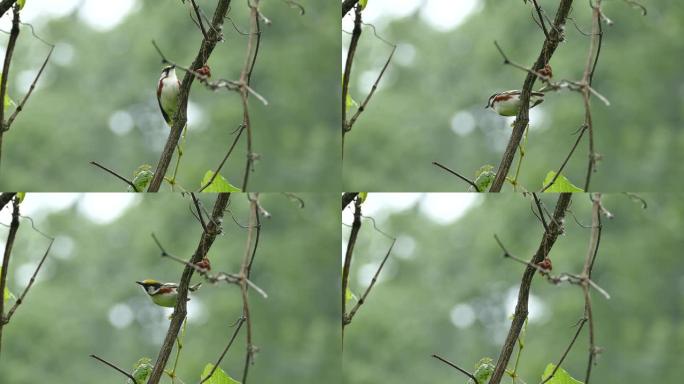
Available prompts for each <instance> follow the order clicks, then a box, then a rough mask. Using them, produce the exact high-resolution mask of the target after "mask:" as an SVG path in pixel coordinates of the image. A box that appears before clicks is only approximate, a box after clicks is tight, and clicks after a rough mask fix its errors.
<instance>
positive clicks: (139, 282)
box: [136, 281, 145, 286]
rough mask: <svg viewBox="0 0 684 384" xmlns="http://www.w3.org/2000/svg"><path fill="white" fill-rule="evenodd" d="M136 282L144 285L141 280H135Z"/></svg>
mask: <svg viewBox="0 0 684 384" xmlns="http://www.w3.org/2000/svg"><path fill="white" fill-rule="evenodd" d="M136 283H138V284H140V285H143V286H144V285H145V284H143V282H142V281H136Z"/></svg>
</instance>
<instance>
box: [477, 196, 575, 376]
mask: <svg viewBox="0 0 684 384" xmlns="http://www.w3.org/2000/svg"><path fill="white" fill-rule="evenodd" d="M571 199H572V194H571V193H561V194H560V196H559V197H558V201H557V202H556V209H555V210H554V213H553V219H552V220H551V221H550V223H549V225H548V231H547V230H545V231H544V236H543V237H542V240H541V243H540V244H539V247H538V248H537V252H536V253H535V254H534V256H533V258H532V260H531V261H530V263H529V264H528V265H527V268H526V269H525V272H524V274H523V277H522V282H521V283H520V290H519V291H518V303H517V304H516V306H515V313H514V314H513V321H512V323H511V328H510V329H509V330H508V335H507V336H506V341H505V342H504V345H503V347H502V349H501V353H500V354H499V359H498V360H497V362H496V366H495V368H494V373H492V377H491V378H490V379H489V384H499V383H500V382H501V379H502V377H503V375H504V373H505V371H506V366H507V365H508V361H509V360H510V358H511V355H512V354H513V348H514V347H515V343H516V341H517V340H518V337H519V336H520V331H521V329H522V327H523V325H524V324H525V319H526V318H527V314H528V310H527V305H528V301H529V296H530V286H531V284H532V278H533V277H534V273H535V272H536V271H537V269H536V268H535V267H534V266H535V265H536V264H537V263H539V262H541V261H542V260H544V259H545V258H546V257H547V256H548V254H549V252H550V251H551V248H552V247H553V245H554V243H555V242H556V239H557V238H558V235H559V234H560V233H561V232H562V224H561V223H562V222H563V218H564V217H565V212H566V211H567V209H568V206H569V205H570V201H571Z"/></svg>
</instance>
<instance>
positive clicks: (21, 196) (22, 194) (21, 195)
mask: <svg viewBox="0 0 684 384" xmlns="http://www.w3.org/2000/svg"><path fill="white" fill-rule="evenodd" d="M25 197H26V192H17V203H19V204H21V202H22V201H24V198H25Z"/></svg>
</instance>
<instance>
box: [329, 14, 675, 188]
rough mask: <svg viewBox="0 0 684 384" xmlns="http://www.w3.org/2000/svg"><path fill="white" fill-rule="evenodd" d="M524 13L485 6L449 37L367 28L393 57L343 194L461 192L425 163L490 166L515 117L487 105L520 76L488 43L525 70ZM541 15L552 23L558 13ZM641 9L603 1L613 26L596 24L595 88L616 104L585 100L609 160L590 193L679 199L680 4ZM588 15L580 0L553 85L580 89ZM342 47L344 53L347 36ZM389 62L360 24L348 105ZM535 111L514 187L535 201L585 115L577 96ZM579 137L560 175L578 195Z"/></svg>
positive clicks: (412, 29) (417, 25) (408, 23)
mask: <svg viewBox="0 0 684 384" xmlns="http://www.w3.org/2000/svg"><path fill="white" fill-rule="evenodd" d="M530 3H531V2H527V5H525V4H524V3H523V1H505V2H502V1H493V0H484V1H482V2H480V4H482V8H481V9H480V10H479V11H476V12H475V13H473V14H472V15H470V16H469V17H468V19H466V21H465V22H464V23H463V24H462V25H460V26H459V27H457V28H455V29H452V30H449V31H446V32H442V31H437V30H435V29H434V28H433V27H432V26H431V25H430V24H428V23H427V22H425V20H424V19H423V18H422V17H420V16H419V13H420V11H416V12H414V13H413V14H409V15H408V16H406V17H403V18H398V19H397V18H393V19H390V18H389V17H385V19H383V20H378V21H376V22H375V24H376V27H377V32H378V34H379V35H380V36H382V37H384V38H385V39H387V40H389V41H390V42H393V43H396V44H397V46H398V49H397V53H396V54H395V57H394V59H393V61H392V63H391V65H390V67H389V69H388V71H387V73H386V74H385V76H384V77H383V79H382V80H381V82H380V88H379V90H378V91H377V92H376V94H375V96H374V97H373V99H372V100H371V102H370V103H369V105H368V106H367V108H366V111H365V112H364V113H363V114H362V115H361V117H360V118H359V120H358V121H357V123H356V125H355V126H354V128H353V130H352V132H350V134H348V135H347V136H346V138H345V156H344V167H343V168H344V171H343V174H344V181H343V182H344V188H345V190H376V191H408V192H410V191H414V190H416V186H417V185H418V186H420V188H419V189H420V190H421V191H465V190H466V189H467V188H468V185H467V184H466V183H464V182H462V181H460V180H459V179H457V178H456V177H455V176H452V175H450V174H448V173H447V172H445V171H444V170H442V169H439V168H437V167H435V166H434V165H432V164H431V163H432V161H438V162H440V163H442V164H445V165H446V166H448V167H450V168H452V169H454V170H456V171H458V172H459V173H461V174H463V175H465V176H467V177H469V178H471V179H474V177H475V172H476V170H477V169H478V168H480V167H481V166H482V165H485V164H493V165H496V166H498V164H499V162H500V160H501V156H502V154H503V151H504V148H505V146H506V144H507V142H508V138H509V136H510V129H511V128H510V120H507V119H505V118H503V117H501V116H498V115H496V114H495V113H494V112H492V111H491V110H485V109H484V108H483V107H484V106H485V104H486V101H487V98H488V97H489V96H490V95H492V94H494V93H496V92H499V91H504V90H509V89H520V88H521V87H522V83H523V81H524V78H525V76H526V73H524V72H523V71H521V70H519V69H516V68H513V67H512V66H507V65H503V59H502V57H501V55H500V54H499V52H498V51H497V50H496V48H495V46H494V44H493V42H494V41H495V40H496V41H498V42H499V44H500V45H501V46H502V48H503V49H504V51H505V52H506V54H507V55H508V56H509V58H510V59H511V60H513V61H516V62H517V63H520V64H522V65H526V66H531V64H532V63H533V62H534V60H536V58H537V55H538V54H539V51H540V49H541V46H542V42H543V38H544V34H543V32H542V31H541V30H540V29H539V27H537V25H536V24H535V23H534V22H533V21H532V15H531V13H532V9H531V6H530ZM539 4H540V5H541V6H542V7H543V8H544V10H545V12H546V13H547V14H548V15H549V16H550V17H553V15H554V13H555V11H556V6H557V4H558V2H539ZM644 4H645V5H646V6H647V8H648V15H647V16H645V17H644V16H642V15H641V13H640V11H639V10H638V9H634V8H632V7H631V6H630V5H629V4H628V3H627V2H624V1H618V0H610V1H603V5H604V12H605V14H606V16H607V17H609V18H610V19H611V20H612V21H613V22H614V24H613V25H612V26H606V25H605V24H604V28H603V31H604V38H603V46H602V49H601V56H600V60H599V64H598V68H597V70H596V74H595V77H594V87H595V88H596V90H598V91H599V92H600V93H601V94H603V95H605V96H606V97H607V98H608V99H609V100H610V102H611V106H610V107H606V106H605V105H604V104H603V103H601V102H600V101H599V100H597V99H596V98H592V111H593V117H594V130H595V140H596V149H597V151H598V152H599V153H600V154H601V155H603V160H602V161H601V162H600V163H599V169H598V172H597V173H596V174H594V177H593V180H592V184H591V187H590V188H591V190H599V191H605V192H610V191H612V192H621V191H625V190H630V191H677V190H679V189H680V188H681V185H682V183H681V178H679V177H674V176H675V175H678V174H681V170H680V168H681V167H680V163H681V153H682V148H684V131H682V129H681V128H682V122H683V120H684V114H683V112H682V111H684V98H683V97H682V95H683V94H684V93H683V92H684V91H683V88H682V82H683V81H684V74H683V73H684V72H682V70H681V61H682V52H684V42H683V41H682V39H681V38H678V36H681V35H682V33H683V32H684V24H683V23H682V22H681V21H682V19H684V6H683V5H682V2H681V1H675V0H664V1H657V2H653V1H652V2H644ZM374 6H378V5H377V3H373V2H370V3H369V4H368V7H367V8H366V10H365V11H364V12H370V11H371V8H372V7H374ZM396 6H397V7H400V6H401V5H400V4H397V5H396ZM379 13H381V14H382V13H383V11H382V10H381V11H380V12H379ZM387 13H390V12H387ZM394 13H396V12H394ZM590 16H591V15H590V8H589V5H588V3H587V2H575V4H574V6H573V10H572V13H571V17H572V18H573V20H572V22H568V24H567V25H566V28H565V36H566V40H565V42H563V43H562V44H561V45H560V47H559V49H558V50H557V51H556V53H555V54H554V56H553V57H552V59H551V66H552V67H553V73H554V78H555V79H556V80H559V79H570V80H578V79H580V78H581V76H582V71H583V69H584V64H585V60H586V56H587V51H588V48H589V38H588V37H586V36H583V35H582V34H581V33H580V32H579V31H578V30H577V28H576V27H575V26H574V25H573V22H574V23H575V24H576V25H577V26H578V27H579V28H581V29H582V30H583V31H585V32H589V31H591V21H590ZM348 17H350V16H348ZM393 17H394V16H393ZM342 36H343V42H344V45H345V46H346V45H348V43H349V35H348V34H343V35H342ZM389 51H390V48H389V47H388V46H387V45H386V44H385V43H383V42H382V41H380V40H378V39H377V38H375V36H373V33H372V31H371V29H370V28H369V27H366V28H365V31H364V33H363V34H362V36H361V41H360V43H359V47H358V49H357V53H356V59H355V63H354V67H353V73H352V81H351V83H350V86H351V88H350V92H351V96H352V97H354V98H355V99H356V100H362V99H363V97H365V94H366V92H367V89H368V88H367V87H369V79H371V80H372V79H374V78H375V76H377V73H378V72H379V70H380V68H381V67H382V65H383V64H384V62H385V60H386V59H387V56H388V55H389ZM345 52H346V50H345ZM539 87H541V85H540V84H537V86H536V88H539ZM533 111H534V112H541V113H542V114H543V119H540V118H539V114H537V113H533V114H532V120H531V131H530V134H529V142H528V145H527V146H526V149H527V153H526V156H525V159H524V162H523V164H522V171H521V175H520V182H521V183H522V185H523V186H525V187H526V188H528V189H534V190H537V189H541V187H542V181H543V180H544V175H546V173H547V172H549V171H552V170H553V171H557V170H558V167H559V166H560V165H561V163H562V161H563V159H564V158H565V156H566V155H567V153H568V152H569V151H570V149H571V147H572V145H573V144H574V141H575V139H576V134H577V133H576V132H577V131H578V130H579V128H580V126H581V124H582V123H583V119H584V115H583V114H584V110H583V105H582V99H581V97H580V95H579V94H578V93H576V92H570V91H562V92H554V93H551V94H549V95H547V97H546V98H545V101H544V103H543V104H541V105H540V106H538V107H535V109H534V110H533ZM452 120H453V122H452ZM452 125H453V126H452ZM456 132H458V133H456ZM587 139H588V138H587V137H584V138H583V139H582V142H581V143H580V145H579V147H578V149H577V151H576V152H575V154H574V156H573V158H572V159H571V160H570V162H569V164H568V166H567V168H566V169H565V170H564V171H563V174H564V175H565V176H567V177H568V179H569V180H571V181H572V182H573V183H574V184H576V185H578V186H580V187H583V185H584V178H585V174H586V168H587V159H588V150H587V148H588V144H587V143H588V141H587ZM515 161H517V157H516V160H515ZM514 165H515V164H514ZM514 169H515V168H514V167H513V168H512V171H511V176H512V174H513V171H514ZM510 189H511V187H510V185H508V186H507V187H505V190H510Z"/></svg>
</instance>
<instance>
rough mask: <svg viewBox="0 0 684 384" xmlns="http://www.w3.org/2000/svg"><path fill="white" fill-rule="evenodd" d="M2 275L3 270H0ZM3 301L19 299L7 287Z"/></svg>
mask: <svg viewBox="0 0 684 384" xmlns="http://www.w3.org/2000/svg"><path fill="white" fill-rule="evenodd" d="M0 273H2V268H0ZM2 299H3V300H5V301H7V300H16V299H17V297H16V296H14V294H13V293H12V292H10V290H9V288H7V286H6V285H5V291H4V292H3V295H2Z"/></svg>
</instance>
